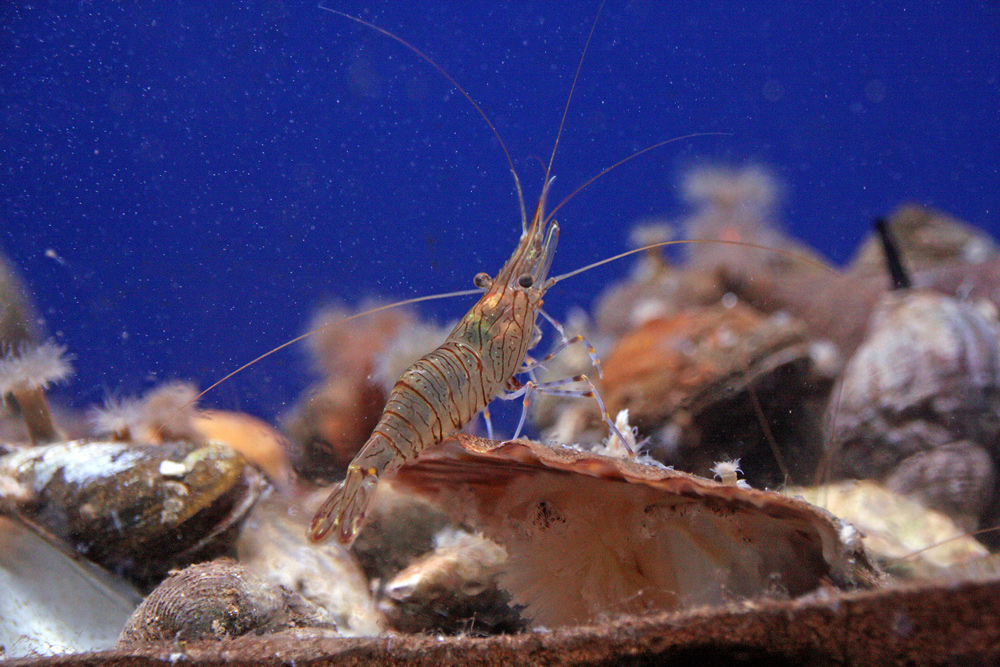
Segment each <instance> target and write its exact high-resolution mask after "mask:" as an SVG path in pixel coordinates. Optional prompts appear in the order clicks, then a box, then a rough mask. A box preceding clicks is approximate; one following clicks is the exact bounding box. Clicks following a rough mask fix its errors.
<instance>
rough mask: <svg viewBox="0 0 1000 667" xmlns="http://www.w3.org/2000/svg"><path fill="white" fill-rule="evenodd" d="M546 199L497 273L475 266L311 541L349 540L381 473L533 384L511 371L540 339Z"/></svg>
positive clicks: (550, 226) (549, 234) (555, 228)
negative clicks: (443, 327) (458, 312)
mask: <svg viewBox="0 0 1000 667" xmlns="http://www.w3.org/2000/svg"><path fill="white" fill-rule="evenodd" d="M550 183H551V181H549V182H547V183H546V184H545V190H546V191H547V190H548V186H549V184H550ZM544 207H545V193H544V192H543V194H542V197H541V198H540V199H539V202H538V206H537V208H536V209H535V214H534V216H533V217H532V220H531V224H530V225H527V226H526V228H525V229H524V231H523V232H522V234H521V240H520V242H519V243H518V245H517V248H515V250H514V253H513V254H512V255H511V256H510V259H508V260H507V262H506V263H505V264H504V265H503V268H501V269H500V272H499V273H498V274H497V276H496V277H495V278H492V279H491V278H490V277H489V276H488V275H486V274H485V273H480V274H478V275H476V277H475V283H476V286H477V287H479V288H480V289H483V290H484V294H483V295H482V297H480V299H479V301H478V302H477V303H476V304H475V305H474V306H473V307H472V309H471V310H469V312H468V313H466V314H465V316H464V317H463V318H462V319H461V320H460V321H459V322H458V324H457V325H456V326H455V328H454V329H453V330H452V331H451V333H450V334H448V338H447V340H445V342H444V343H443V344H442V345H441V346H440V347H438V348H437V349H435V350H433V351H432V352H430V353H428V354H426V355H424V356H423V357H422V358H421V359H420V360H418V361H417V362H416V363H415V364H413V365H412V366H410V368H408V369H407V370H406V372H404V373H403V375H402V377H400V378H399V380H398V381H397V382H396V384H395V386H394V387H393V388H392V392H391V393H390V395H389V401H388V403H387V404H386V407H385V410H384V411H383V413H382V417H381V419H380V420H379V422H378V425H377V426H376V427H375V430H374V431H373V432H372V435H371V437H369V438H368V441H367V442H366V443H365V444H364V446H363V447H362V449H361V451H360V452H359V453H358V455H357V456H356V457H355V458H354V460H353V461H352V462H351V464H350V466H348V469H347V476H346V477H345V479H344V481H343V482H341V483H340V484H339V485H338V486H337V487H336V488H335V489H334V490H333V492H332V493H331V494H330V497H329V498H327V500H326V502H324V503H323V506H322V507H321V508H320V510H319V512H318V513H317V514H316V516H315V518H314V519H313V522H312V526H311V528H310V531H309V534H310V537H311V538H312V539H313V540H316V541H318V540H321V539H323V538H324V537H325V536H326V535H327V534H328V533H330V532H331V531H336V534H337V537H338V539H339V540H340V541H341V542H343V543H345V544H349V543H351V542H352V541H353V540H354V537H355V535H356V534H357V532H358V530H359V529H360V528H361V525H362V522H363V521H364V517H365V512H366V511H367V509H368V507H369V505H370V504H371V500H372V496H373V494H374V491H375V488H376V486H377V484H378V480H379V478H380V477H381V476H383V475H390V474H392V473H393V472H395V471H396V470H397V469H398V468H399V467H400V466H402V465H403V464H404V463H405V462H407V461H409V460H411V459H413V458H415V457H416V456H417V455H419V454H420V452H422V451H423V450H424V449H426V448H427V447H429V446H431V445H434V444H436V443H439V442H441V441H442V440H444V439H445V438H447V437H448V436H449V435H451V434H453V433H455V432H457V431H459V430H460V429H461V428H462V427H464V426H465V425H466V424H467V423H468V422H469V421H470V420H471V419H472V418H473V417H475V416H476V415H477V414H479V412H480V411H482V410H483V409H484V408H485V407H486V406H487V405H488V404H489V403H490V401H492V400H493V399H494V398H495V397H497V396H499V395H501V394H506V397H507V398H512V397H516V396H519V395H522V394H524V393H525V392H527V391H530V389H532V388H533V387H535V385H534V384H533V383H530V382H529V383H528V385H525V386H522V385H521V383H520V382H518V380H517V379H516V377H515V376H516V375H517V374H518V373H520V372H522V371H527V370H528V368H527V367H525V366H524V360H525V356H526V355H527V353H528V349H529V348H530V347H531V346H532V345H534V344H535V343H536V342H537V339H538V336H537V335H536V333H535V318H536V316H537V314H538V313H539V312H540V311H539V309H540V308H541V306H542V297H543V296H544V294H545V292H546V290H548V289H549V288H550V287H551V286H552V285H554V284H555V282H556V280H555V279H554V278H549V277H548V274H549V267H550V266H551V265H552V257H553V255H554V254H555V249H556V242H557V240H558V238H559V225H558V224H557V223H556V221H555V220H547V219H546V218H545V213H544ZM566 343H568V341H565V340H564V344H566ZM572 380H583V381H586V377H585V376H578V377H577V378H571V379H570V381H572ZM507 391H510V392H511V393H509V394H507V393H506V392H507ZM590 393H591V392H586V393H585V394H584V395H586V394H590ZM523 418H524V415H523V414H522V423H523Z"/></svg>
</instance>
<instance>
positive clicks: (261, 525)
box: [236, 494, 382, 636]
mask: <svg viewBox="0 0 1000 667" xmlns="http://www.w3.org/2000/svg"><path fill="white" fill-rule="evenodd" d="M291 503H292V501H290V500H289V499H287V498H285V497H282V496H279V495H277V494H273V495H271V496H269V497H268V498H266V499H265V500H263V501H262V502H260V503H257V506H256V507H254V509H253V512H251V514H250V516H249V517H248V518H247V520H246V523H245V524H244V527H243V530H242V531H241V532H240V536H239V538H238V539H237V540H236V555H237V558H238V559H239V563H240V565H242V566H243V567H244V568H246V569H247V570H248V571H249V572H251V573H254V574H256V575H257V576H259V577H260V578H262V579H264V580H267V581H269V582H271V583H272V584H275V585H279V586H281V587H283V588H285V589H287V590H290V591H295V592H296V593H298V594H299V595H300V596H301V597H302V598H303V599H304V600H305V601H306V602H308V603H310V604H312V605H314V606H315V607H316V609H317V611H316V613H315V614H313V616H314V617H315V620H316V621H322V622H324V623H326V624H328V625H333V626H335V627H336V628H337V631H338V634H340V635H344V636H365V635H377V634H379V632H381V630H382V628H381V622H380V621H381V619H380V618H379V617H378V612H376V610H375V603H374V601H373V600H372V595H371V592H370V590H369V587H368V579H367V578H366V577H365V575H364V573H363V572H362V571H361V567H360V566H359V565H358V563H357V560H355V558H354V556H353V555H352V554H351V553H350V552H349V551H348V550H347V549H346V548H345V547H343V546H341V545H340V543H338V542H336V541H331V542H328V543H326V544H313V543H310V542H309V539H308V538H307V537H306V528H307V525H308V524H307V522H306V520H305V518H306V517H305V513H304V512H302V510H301V508H299V507H298V506H297V503H296V504H291Z"/></svg>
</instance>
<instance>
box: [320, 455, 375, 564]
mask: <svg viewBox="0 0 1000 667" xmlns="http://www.w3.org/2000/svg"><path fill="white" fill-rule="evenodd" d="M377 486H378V474H377V473H375V471H374V470H372V469H370V468H369V469H367V470H365V469H363V468H361V467H360V466H356V465H352V466H351V467H350V468H348V470H347V477H345V478H344V481H343V482H341V483H340V484H338V485H337V486H336V488H334V490H333V492H332V493H330V496H329V497H328V498H327V499H326V501H324V502H323V506H322V507H320V509H319V511H318V512H317V513H316V516H315V517H314V518H313V520H312V525H311V526H310V527H309V539H311V540H312V541H313V542H319V541H321V540H323V539H324V538H325V537H326V536H327V535H328V534H329V533H330V532H331V531H333V530H335V529H336V531H337V539H338V540H339V541H340V542H341V543H342V544H345V545H348V546H350V544H351V543H352V542H354V538H355V537H357V534H358V531H359V530H360V529H361V525H362V522H363V521H364V518H365V513H366V512H367V511H368V508H369V507H370V506H371V503H372V499H373V498H374V496H375V488H376V487H377Z"/></svg>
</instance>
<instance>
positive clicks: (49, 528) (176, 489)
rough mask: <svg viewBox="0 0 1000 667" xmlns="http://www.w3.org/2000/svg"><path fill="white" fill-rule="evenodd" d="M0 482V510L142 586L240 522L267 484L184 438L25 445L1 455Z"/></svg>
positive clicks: (213, 447) (239, 461) (233, 458)
mask: <svg viewBox="0 0 1000 667" xmlns="http://www.w3.org/2000/svg"><path fill="white" fill-rule="evenodd" d="M0 480H3V482H4V483H3V485H0V489H3V490H4V491H3V494H2V496H0V511H3V512H4V513H6V514H9V515H11V516H13V517H14V518H17V519H19V520H21V521H23V522H25V523H27V524H29V525H31V526H33V527H35V528H37V529H39V530H41V532H43V533H44V534H45V535H46V536H48V537H50V538H52V539H55V540H57V541H60V542H61V543H63V544H65V545H67V546H68V548H69V549H70V550H72V551H74V552H76V553H79V554H81V555H83V556H86V557H87V558H88V559H90V560H92V561H94V562H96V563H99V564H101V565H103V566H104V567H106V568H108V569H109V570H111V571H113V572H118V573H123V574H127V575H128V576H129V577H130V578H132V579H133V580H137V581H140V582H143V583H146V582H147V581H148V580H149V579H155V578H157V577H159V576H162V574H163V573H165V572H166V571H167V569H169V568H170V567H174V566H176V565H178V564H183V563H184V562H185V560H186V559H188V558H191V557H193V556H194V555H195V554H196V553H197V552H199V551H200V550H202V549H203V548H207V547H208V546H209V545H210V544H211V543H212V542H213V540H214V539H215V538H216V537H219V536H220V535H221V534H223V533H225V532H226V531H227V530H228V529H230V528H232V527H234V526H235V525H237V524H238V522H239V521H240V520H241V519H242V518H243V516H244V515H245V514H246V513H247V511H249V509H250V507H251V506H252V505H253V503H254V502H255V501H256V500H257V498H258V497H259V495H260V493H261V492H262V491H263V489H264V488H266V484H265V482H264V480H263V476H262V475H261V474H260V473H259V472H258V471H257V470H256V469H254V468H253V467H252V466H249V465H247V463H246V461H245V459H244V458H243V457H242V456H241V455H240V454H239V453H237V452H236V451H234V450H233V449H231V448H229V447H226V446H224V445H221V444H217V443H209V444H204V445H197V444H192V443H187V442H172V443H164V444H162V445H139V444H134V443H122V442H69V443H61V444H56V445H48V446H44V447H34V448H30V449H24V450H20V451H17V452H14V453H12V454H8V455H7V456H4V457H2V458H0ZM187 562H191V561H190V560H187Z"/></svg>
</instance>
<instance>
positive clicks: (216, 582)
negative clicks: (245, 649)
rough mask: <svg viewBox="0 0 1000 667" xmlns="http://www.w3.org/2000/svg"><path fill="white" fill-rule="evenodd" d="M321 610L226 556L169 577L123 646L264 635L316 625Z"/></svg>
mask: <svg viewBox="0 0 1000 667" xmlns="http://www.w3.org/2000/svg"><path fill="white" fill-rule="evenodd" d="M315 611H316V610H315V609H313V608H312V607H311V606H310V605H308V604H307V603H304V602H303V601H302V599H301V598H299V596H297V595H295V594H293V593H291V592H290V591H288V590H285V589H282V588H280V587H279V586H275V585H273V584H270V583H268V582H266V581H264V580H263V579H261V578H260V577H258V576H257V575H254V574H252V573H250V572H248V571H247V570H245V569H244V568H243V567H242V566H240V565H239V564H237V563H236V562H234V561H231V560H229V559H225V558H223V559H220V560H216V561H210V562H207V563H198V564H196V565H192V566H190V567H187V568H185V569H183V570H181V571H179V572H175V573H174V574H172V575H170V577H168V578H167V579H165V580H164V581H163V583H161V584H160V585H159V586H157V587H156V589H155V590H154V591H153V592H152V593H150V594H149V595H148V596H146V599H145V600H143V601H142V603H141V604H140V605H139V607H138V608H137V609H136V610H135V613H133V614H132V616H131V617H130V618H129V620H128V623H127V624H126V625H125V629H124V630H122V634H121V637H120V639H119V641H118V646H119V648H128V647H130V646H133V645H135V644H141V643H145V642H154V641H164V640H170V641H191V640H196V639H223V638H225V637H238V636H240V635H245V634H250V633H254V634H264V633H266V632H275V631H277V630H282V629H284V628H289V627H294V626H296V625H303V624H306V623H310V624H311V620H310V617H311V614H312V613H313V612H315Z"/></svg>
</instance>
